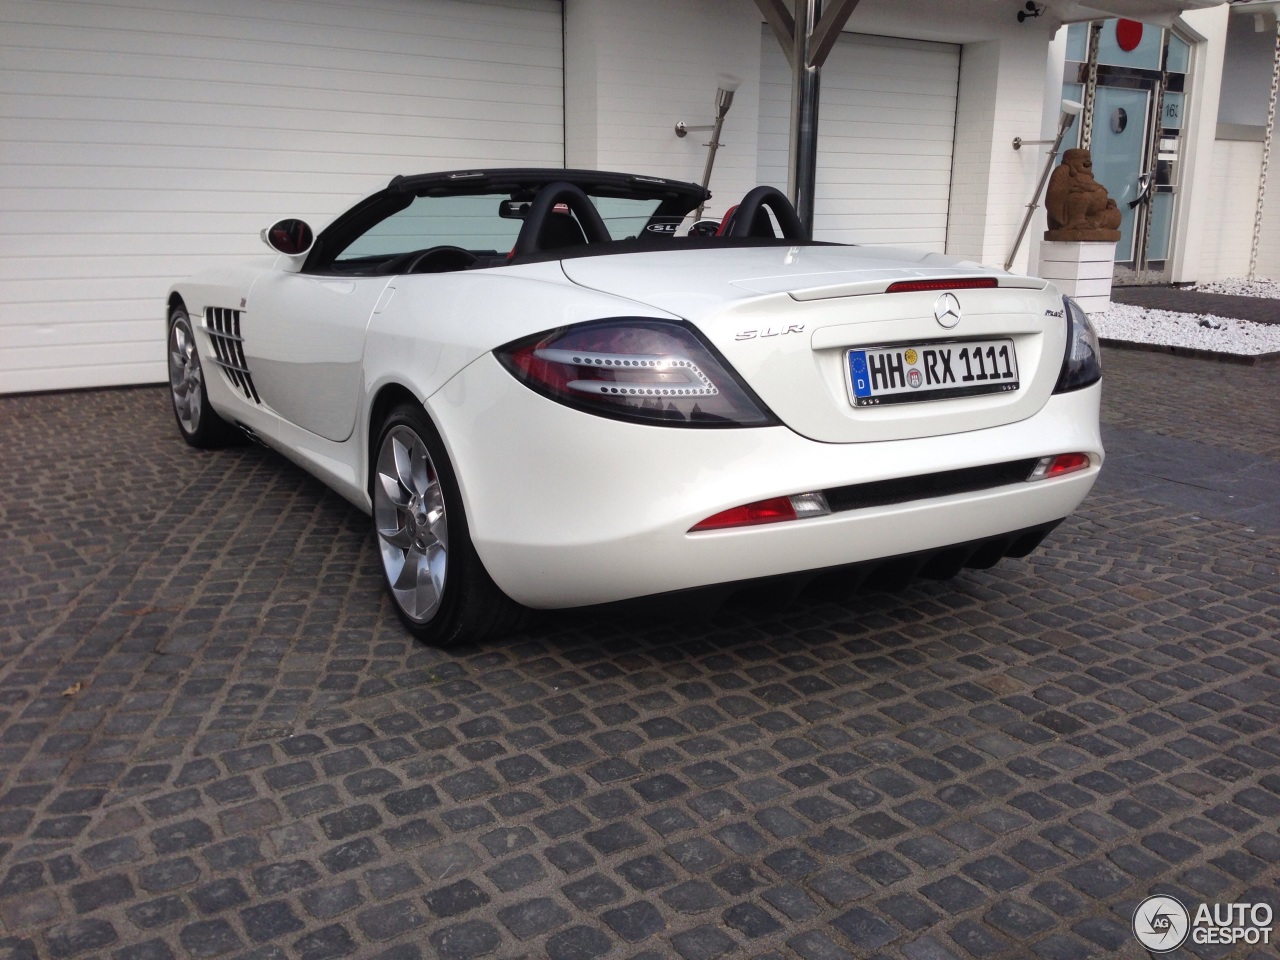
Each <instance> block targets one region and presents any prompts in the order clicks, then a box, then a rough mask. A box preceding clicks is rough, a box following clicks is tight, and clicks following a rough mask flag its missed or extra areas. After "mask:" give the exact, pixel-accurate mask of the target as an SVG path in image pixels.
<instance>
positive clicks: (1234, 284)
mask: <svg viewBox="0 0 1280 960" xmlns="http://www.w3.org/2000/svg"><path fill="white" fill-rule="evenodd" d="M1191 289H1192V290H1194V291H1196V293H1225V294H1227V295H1228V296H1232V297H1269V298H1271V299H1273V300H1280V283H1277V282H1276V281H1275V280H1266V279H1264V278H1262V277H1259V278H1258V279H1257V280H1247V279H1245V278H1244V277H1231V278H1229V279H1227V280H1214V281H1212V282H1211V283H1201V284H1197V285H1196V286H1194V287H1192V288H1191Z"/></svg>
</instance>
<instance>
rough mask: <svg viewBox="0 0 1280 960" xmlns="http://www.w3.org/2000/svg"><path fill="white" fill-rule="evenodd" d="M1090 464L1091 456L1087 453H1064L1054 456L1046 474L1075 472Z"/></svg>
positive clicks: (1051, 475) (1056, 474)
mask: <svg viewBox="0 0 1280 960" xmlns="http://www.w3.org/2000/svg"><path fill="white" fill-rule="evenodd" d="M1088 465H1089V456H1088V454H1085V453H1064V454H1061V455H1060V456H1056V457H1054V458H1053V463H1051V464H1049V471H1048V473H1047V474H1046V476H1050V477H1058V476H1061V475H1062V474H1064V473H1075V472H1076V471H1077V470H1083V469H1084V468H1085V467H1087V466H1088Z"/></svg>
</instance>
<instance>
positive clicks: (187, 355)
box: [166, 305, 240, 450]
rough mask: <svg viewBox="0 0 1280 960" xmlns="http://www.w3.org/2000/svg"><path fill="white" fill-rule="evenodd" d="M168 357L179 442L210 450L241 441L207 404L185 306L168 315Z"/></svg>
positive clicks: (201, 368) (189, 320)
mask: <svg viewBox="0 0 1280 960" xmlns="http://www.w3.org/2000/svg"><path fill="white" fill-rule="evenodd" d="M166 347H167V352H168V358H169V399H170V400H171V401H172V402H173V416H174V419H176V420H177V421H178V430H179V432H181V434H182V439H183V440H185V441H187V443H189V444H191V446H193V447H197V448H199V449H201V450H211V449H214V448H217V447H225V446H227V445H229V444H232V443H235V442H236V441H238V440H239V439H240V432H239V431H238V430H236V428H235V427H233V426H232V425H231V424H229V423H227V421H225V420H223V419H222V417H220V416H218V412H217V411H216V410H214V409H213V407H212V406H210V404H209V391H208V389H207V388H206V387H205V382H204V377H205V374H204V368H203V367H202V366H201V364H200V353H199V351H198V350H197V349H196V338H195V333H194V332H193V331H192V328H191V318H190V317H189V316H188V315H187V310H186V308H185V307H183V306H181V305H179V306H176V307H174V308H173V310H171V311H170V312H169V334H168V337H167V338H166Z"/></svg>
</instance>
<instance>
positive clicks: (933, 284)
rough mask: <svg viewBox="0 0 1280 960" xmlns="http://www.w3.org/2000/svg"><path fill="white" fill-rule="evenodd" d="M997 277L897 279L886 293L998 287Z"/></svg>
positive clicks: (886, 289)
mask: <svg viewBox="0 0 1280 960" xmlns="http://www.w3.org/2000/svg"><path fill="white" fill-rule="evenodd" d="M999 285H1000V284H999V283H998V282H996V278H995V277H971V278H967V279H963V280H895V281H894V282H893V283H891V284H889V286H888V287H887V288H885V291H884V292H885V293H919V292H921V291H928V290H988V289H990V288H991V287H998V286H999Z"/></svg>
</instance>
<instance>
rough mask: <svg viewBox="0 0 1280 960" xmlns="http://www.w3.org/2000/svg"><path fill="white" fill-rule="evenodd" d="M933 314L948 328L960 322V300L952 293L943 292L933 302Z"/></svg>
mask: <svg viewBox="0 0 1280 960" xmlns="http://www.w3.org/2000/svg"><path fill="white" fill-rule="evenodd" d="M933 316H934V319H936V320H937V321H938V322H939V323H940V324H942V325H943V326H944V327H946V328H947V329H948V330H950V329H951V328H952V327H954V326H955V325H956V324H957V323H959V322H960V301H959V300H957V299H956V295H955V294H954V293H944V294H943V295H942V296H940V297H939V298H938V299H937V300H935V301H934V302H933Z"/></svg>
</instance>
